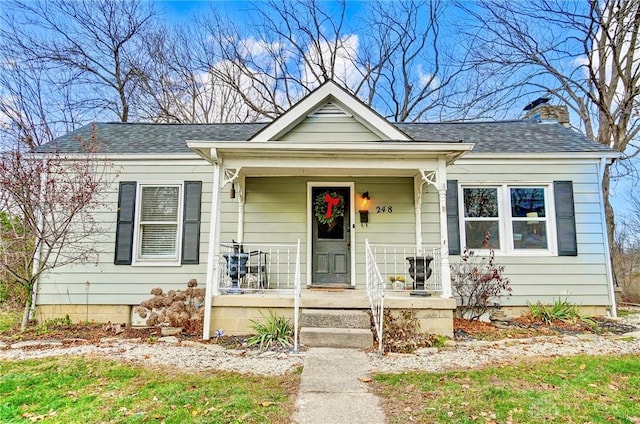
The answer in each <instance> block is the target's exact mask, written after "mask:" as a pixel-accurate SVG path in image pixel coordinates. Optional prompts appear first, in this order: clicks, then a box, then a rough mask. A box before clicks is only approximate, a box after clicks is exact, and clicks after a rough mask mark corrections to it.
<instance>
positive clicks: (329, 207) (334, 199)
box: [314, 191, 344, 225]
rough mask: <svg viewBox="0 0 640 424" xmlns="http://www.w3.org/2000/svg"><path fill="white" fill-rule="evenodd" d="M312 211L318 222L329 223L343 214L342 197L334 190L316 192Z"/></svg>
mask: <svg viewBox="0 0 640 424" xmlns="http://www.w3.org/2000/svg"><path fill="white" fill-rule="evenodd" d="M314 211H315V215H316V218H317V219H318V222H320V223H322V224H327V225H331V224H333V223H334V221H335V220H336V218H339V217H341V216H344V197H343V196H342V195H341V194H338V193H336V192H335V191H334V192H332V193H329V192H328V191H325V192H324V193H321V194H318V195H317V196H316V199H315V201H314Z"/></svg>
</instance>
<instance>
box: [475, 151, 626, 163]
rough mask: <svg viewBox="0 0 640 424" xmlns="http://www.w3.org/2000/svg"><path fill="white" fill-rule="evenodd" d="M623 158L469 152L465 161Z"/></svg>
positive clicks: (595, 154) (603, 154) (609, 154)
mask: <svg viewBox="0 0 640 424" xmlns="http://www.w3.org/2000/svg"><path fill="white" fill-rule="evenodd" d="M621 156H622V154H621V153H619V152H559V153H525V152H520V153H476V152H469V153H468V154H467V155H465V158H464V160H468V161H469V162H471V161H474V160H476V159H478V160H502V159H504V160H513V159H519V160H528V159H544V160H547V159H548V160H552V159H561V160H564V159H569V160H570V159H573V160H575V159H598V160H600V159H603V158H604V159H608V160H609V161H613V160H615V159H618V158H620V157H621Z"/></svg>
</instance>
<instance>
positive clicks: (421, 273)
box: [407, 256, 433, 296]
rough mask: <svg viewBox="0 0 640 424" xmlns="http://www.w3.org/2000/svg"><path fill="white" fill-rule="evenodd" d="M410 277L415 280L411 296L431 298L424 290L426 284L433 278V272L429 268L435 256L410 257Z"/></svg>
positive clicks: (408, 258)
mask: <svg viewBox="0 0 640 424" xmlns="http://www.w3.org/2000/svg"><path fill="white" fill-rule="evenodd" d="M407 261H409V275H410V276H411V278H412V279H413V291H412V292H411V296H430V295H431V294H430V293H427V292H426V291H425V289H424V282H425V281H426V280H428V279H429V277H431V273H432V270H431V268H430V267H429V264H430V263H431V261H433V256H409V257H407Z"/></svg>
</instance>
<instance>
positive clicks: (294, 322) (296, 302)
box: [293, 239, 301, 353]
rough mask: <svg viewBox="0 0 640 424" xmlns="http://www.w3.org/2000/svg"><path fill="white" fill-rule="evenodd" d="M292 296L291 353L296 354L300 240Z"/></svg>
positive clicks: (299, 285)
mask: <svg viewBox="0 0 640 424" xmlns="http://www.w3.org/2000/svg"><path fill="white" fill-rule="evenodd" d="M294 285H295V286H294V294H293V352H294V353H298V315H299V312H300V290H301V278H300V239H298V246H297V250H296V271H295V277H294Z"/></svg>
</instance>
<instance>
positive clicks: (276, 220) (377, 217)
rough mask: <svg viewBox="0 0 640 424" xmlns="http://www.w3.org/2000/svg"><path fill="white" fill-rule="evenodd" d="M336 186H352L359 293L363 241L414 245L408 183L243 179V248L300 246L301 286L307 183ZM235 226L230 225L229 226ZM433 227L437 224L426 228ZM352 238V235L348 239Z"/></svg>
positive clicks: (304, 271) (362, 278) (404, 180)
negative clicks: (364, 210)
mask: <svg viewBox="0 0 640 424" xmlns="http://www.w3.org/2000/svg"><path fill="white" fill-rule="evenodd" d="M317 181H321V182H341V183H350V182H353V183H354V185H355V189H354V190H355V193H354V195H353V199H352V201H354V202H355V203H354V208H355V222H352V224H355V228H353V225H352V228H353V233H355V240H354V239H353V238H352V246H353V247H355V249H356V286H357V288H364V284H365V275H364V272H365V269H364V261H365V257H364V240H365V238H369V241H370V242H371V243H377V244H406V245H412V244H413V243H415V214H414V209H413V179H412V178H385V177H375V178H370V177H367V178H365V177H354V178H324V177H322V178H318V177H264V178H247V180H246V204H245V215H244V216H245V222H244V240H245V242H247V243H256V244H259V243H264V242H275V243H277V242H281V243H295V242H296V241H297V240H298V239H300V241H301V262H302V263H301V270H302V274H303V275H302V281H303V282H306V281H307V262H306V261H307V256H306V253H307V246H308V240H307V220H308V216H309V215H308V214H309V209H308V208H309V206H308V203H309V201H308V200H307V183H308V182H317ZM364 191H369V194H370V196H371V202H370V204H369V225H368V226H366V227H365V226H362V225H361V224H360V217H359V214H358V212H357V211H358V208H359V205H360V203H359V202H360V196H361V194H362V193H363V192H364ZM377 206H386V207H388V206H392V207H393V212H392V213H376V207H377ZM234 222H235V221H234ZM429 226H433V227H434V228H436V227H438V224H437V223H433V224H430V225H429ZM353 233H352V234H353Z"/></svg>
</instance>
